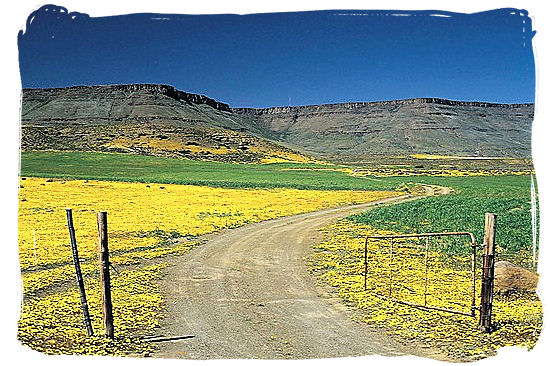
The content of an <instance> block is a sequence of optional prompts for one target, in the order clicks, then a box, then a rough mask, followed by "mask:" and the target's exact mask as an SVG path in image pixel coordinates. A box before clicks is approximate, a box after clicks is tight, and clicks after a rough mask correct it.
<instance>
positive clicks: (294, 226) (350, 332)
mask: <svg viewBox="0 0 550 366" xmlns="http://www.w3.org/2000/svg"><path fill="white" fill-rule="evenodd" d="M426 193H427V194H434V190H433V189H431V190H428V191H427V192H426ZM444 193H447V192H444ZM420 197H421V196H402V197H397V198H395V197H394V198H390V199H385V200H382V201H377V202H371V203H367V204H362V205H357V206H349V207H343V208H335V209H327V210H323V211H317V212H311V213H306V214H301V215H297V216H291V217H284V218H280V219H276V220H269V221H264V222H261V223H257V224H251V225H247V226H244V227H241V228H238V229H232V230H226V231H223V232H220V233H218V234H216V235H215V236H213V237H212V239H211V240H209V241H208V242H207V243H205V244H203V245H201V246H199V247H197V248H195V249H193V250H192V251H191V252H189V253H187V254H185V255H184V256H181V257H176V258H175V259H174V261H173V265H172V266H170V267H169V268H168V269H167V274H166V276H165V277H164V279H163V280H162V283H161V286H162V288H163V291H164V292H165V294H164V296H165V299H166V301H167V304H166V313H165V318H164V319H163V321H162V322H161V328H160V329H161V330H160V331H159V337H158V338H157V339H156V341H158V345H159V350H158V352H156V353H155V354H154V355H153V356H155V357H163V358H189V359H219V358H223V359H228V358H230V359H241V358H260V359H301V358H330V357H344V356H361V355H371V354H377V355H384V356H398V355H418V356H424V357H431V358H439V359H444V357H443V356H442V355H440V354H437V352H435V351H433V350H430V349H426V348H422V347H417V346H416V347H415V346H413V345H403V344H400V343H398V342H397V341H395V340H393V339H391V338H389V337H388V336H387V335H386V334H385V332H384V331H383V330H381V329H377V328H374V327H372V326H368V325H366V324H364V323H361V322H359V321H356V320H354V317H357V316H358V315H360V313H359V312H358V311H356V310H354V309H351V308H350V307H347V306H346V305H344V304H343V303H342V302H341V300H340V299H339V298H338V297H337V296H336V295H335V294H334V293H331V291H330V289H328V288H326V287H323V286H322V285H320V284H319V283H318V282H317V281H316V279H315V278H314V276H313V275H311V274H310V273H309V272H308V271H307V267H306V258H307V257H308V255H310V254H311V253H312V249H311V245H312V243H314V242H316V241H318V240H321V233H320V232H319V229H321V228H322V227H325V226H327V225H330V224H331V223H333V222H335V221H336V220H338V219H340V218H343V217H345V216H348V215H350V214H353V213H356V212H360V211H364V210H365V209H368V208H371V207H374V206H376V205H380V204H389V203H397V202H403V201H406V200H412V199H418V198H420Z"/></svg>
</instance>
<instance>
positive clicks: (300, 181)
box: [21, 152, 396, 190]
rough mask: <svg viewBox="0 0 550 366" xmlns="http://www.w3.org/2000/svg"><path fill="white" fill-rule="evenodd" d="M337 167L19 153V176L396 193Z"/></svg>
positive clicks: (383, 184) (390, 184)
mask: <svg viewBox="0 0 550 366" xmlns="http://www.w3.org/2000/svg"><path fill="white" fill-rule="evenodd" d="M335 168H339V167H337V166H333V165H316V164H297V163H275V164H234V163H222V162H212V161H197V160H184V159H171V158H161V157H153V156H140V155H129V154H104V153H92V152H23V153H22V154H21V176H33V177H51V178H67V179H97V180H114V181H127V182H143V183H149V182H157V183H165V184H170V183H173V184H192V185H205V186H211V187H223V188H298V189H328V190H333V189H343V190H388V189H392V188H395V184H396V183H395V182H390V181H386V180H381V179H378V180H372V179H357V178H354V177H350V176H349V175H347V174H345V173H343V172H339V171H334V169H335ZM340 168H341V167H340ZM297 169H303V170H297ZM311 169H316V170H311Z"/></svg>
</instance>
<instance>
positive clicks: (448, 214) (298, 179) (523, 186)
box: [21, 152, 533, 262]
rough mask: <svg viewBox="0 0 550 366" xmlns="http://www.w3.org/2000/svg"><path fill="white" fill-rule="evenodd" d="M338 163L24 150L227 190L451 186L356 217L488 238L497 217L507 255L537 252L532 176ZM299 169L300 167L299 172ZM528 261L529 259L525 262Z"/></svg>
mask: <svg viewBox="0 0 550 366" xmlns="http://www.w3.org/2000/svg"><path fill="white" fill-rule="evenodd" d="M335 168H342V167H338V166H332V165H314V164H292V163H286V164H283V163H279V164H232V163H219V162H206V161H193V160H180V159H169V158H159V157H150V156H136V155H125V154H102V153H89V152H86V153H85V152H23V153H22V154H21V176H34V177H52V178H66V179H98V180H116V181H130V182H132V181H138V182H158V183H166V184H167V183H175V184H192V185H206V186H214V187H228V188H243V187H244V188H282V187H286V188H298V189H344V190H391V189H397V188H398V187H399V186H400V185H402V184H403V183H409V182H411V183H424V184H432V185H440V186H447V187H451V188H453V189H454V192H453V193H452V194H449V195H446V196H438V197H428V198H424V199H422V200H418V201H414V202H408V203H402V204H399V205H394V206H385V207H379V208H377V209H374V210H370V211H367V212H364V213H362V214H359V215H355V216H352V217H351V218H352V219H353V220H354V221H356V222H359V223H367V224H369V225H371V226H374V227H375V228H380V229H390V230H393V231H398V232H434V231H458V230H460V231H471V232H473V233H474V234H475V236H476V239H477V240H478V241H481V240H482V238H483V225H484V213H485V212H493V213H496V214H497V215H498V231H497V234H498V236H497V244H498V247H499V248H500V255H501V256H503V257H507V256H512V255H518V254H519V253H522V256H523V257H525V258H528V255H529V253H530V252H531V251H532V245H533V241H532V227H531V189H530V187H531V178H530V176H514V175H509V176H482V177H476V176H464V177H428V176H408V177H407V176H405V177H403V176H401V177H384V178H378V177H363V178H357V177H352V176H350V175H348V174H347V173H346V172H344V171H336V170H335ZM298 169H299V170H298ZM525 261H526V262H527V259H525Z"/></svg>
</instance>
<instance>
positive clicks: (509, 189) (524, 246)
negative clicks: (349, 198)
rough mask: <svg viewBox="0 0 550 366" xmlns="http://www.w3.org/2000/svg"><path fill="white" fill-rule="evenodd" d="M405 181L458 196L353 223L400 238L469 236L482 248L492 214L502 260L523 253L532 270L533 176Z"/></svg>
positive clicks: (384, 210) (412, 204)
mask: <svg viewBox="0 0 550 366" xmlns="http://www.w3.org/2000/svg"><path fill="white" fill-rule="evenodd" d="M401 179H402V178H401ZM407 180H408V181H411V182H418V183H425V184H433V185H441V186H447V187H452V188H453V189H454V190H455V191H456V192H455V193H452V194H449V195H445V196H439V197H428V198H425V199H422V200H418V201H414V202H407V203H403V204H400V205H395V206H387V207H379V208H377V209H376V210H371V211H366V212H364V213H362V214H358V215H354V216H351V217H350V218H351V219H352V220H353V221H355V222H357V223H363V224H368V225H371V226H373V227H375V228H379V229H388V230H392V231H396V232H417V233H422V232H442V231H470V232H472V233H474V235H475V237H476V240H477V241H478V242H481V241H482V240H483V229H484V220H485V218H484V213H485V212H492V213H495V214H496V215H497V217H498V221H497V237H496V242H497V248H498V252H499V254H500V257H501V258H506V257H508V256H517V255H519V254H520V253H521V254H522V256H523V257H524V258H522V261H523V262H525V263H523V264H525V265H527V264H528V260H529V255H530V253H531V252H532V245H533V239H532V225H531V221H532V219H531V177H530V176H513V175H508V176H486V177H408V178H407ZM537 213H538V210H537ZM463 249H464V250H467V248H463Z"/></svg>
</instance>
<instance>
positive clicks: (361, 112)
mask: <svg viewBox="0 0 550 366" xmlns="http://www.w3.org/2000/svg"><path fill="white" fill-rule="evenodd" d="M533 113H534V105H533V104H492V103H480V102H456V101H449V100H445V99H436V98H416V99H407V100H397V101H385V102H364V103H342V104H326V105H312V106H297V107H273V108H264V109H252V108H233V109H232V108H230V107H229V106H228V105H227V104H224V103H220V102H217V101H215V100H213V99H210V98H208V97H205V96H202V95H197V94H191V93H185V92H181V91H178V90H175V89H174V88H173V87H171V86H167V85H154V84H132V85H111V86H80V87H70V88H57V89H25V90H24V91H23V103H22V112H21V117H22V125H23V129H22V130H23V134H22V149H23V150H48V149H53V150H85V151H86V150H99V151H122V152H131V153H140V154H153V155H166V156H176V157H188V158H205V159H208V160H225V161H260V160H262V159H269V158H273V157H275V158H277V157H282V158H284V159H288V160H292V159H291V158H288V156H291V157H293V158H296V159H298V160H300V159H303V160H307V158H305V157H304V156H302V155H301V154H299V153H297V152H296V151H299V152H301V153H302V154H305V155H311V156H313V157H315V158H320V159H325V160H329V161H337V162H348V163H351V162H354V163H360V162H362V161H365V160H366V159H368V158H369V157H372V156H382V155H383V156H400V155H410V154H415V153H426V154H438V155H452V156H485V157H487V156H493V157H520V158H527V157H530V154H531V124H532V120H533ZM285 156H286V157H285Z"/></svg>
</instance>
